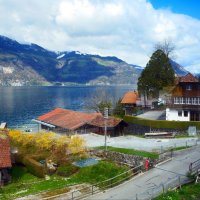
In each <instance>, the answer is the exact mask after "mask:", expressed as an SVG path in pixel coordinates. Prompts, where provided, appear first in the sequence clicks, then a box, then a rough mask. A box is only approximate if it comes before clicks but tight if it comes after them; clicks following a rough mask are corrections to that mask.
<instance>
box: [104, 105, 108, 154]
mask: <svg viewBox="0 0 200 200" xmlns="http://www.w3.org/2000/svg"><path fill="white" fill-rule="evenodd" d="M107 119H108V108H107V107H105V108H104V136H105V144H104V146H105V150H106V151H107Z"/></svg>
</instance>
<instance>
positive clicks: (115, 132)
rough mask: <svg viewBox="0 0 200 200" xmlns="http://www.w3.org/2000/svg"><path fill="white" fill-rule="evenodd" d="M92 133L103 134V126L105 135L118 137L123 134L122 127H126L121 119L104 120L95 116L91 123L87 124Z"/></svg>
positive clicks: (109, 118) (110, 118)
mask: <svg viewBox="0 0 200 200" xmlns="http://www.w3.org/2000/svg"><path fill="white" fill-rule="evenodd" d="M88 125H90V126H91V127H90V128H91V129H92V131H91V132H94V133H97V134H101V135H103V134H104V130H105V126H106V129H107V135H110V136H119V135H123V134H124V127H126V126H128V124H127V123H126V122H124V121H123V120H122V119H119V118H116V117H108V119H104V118H103V117H102V116H97V117H96V118H95V119H93V120H92V121H91V122H89V123H88Z"/></svg>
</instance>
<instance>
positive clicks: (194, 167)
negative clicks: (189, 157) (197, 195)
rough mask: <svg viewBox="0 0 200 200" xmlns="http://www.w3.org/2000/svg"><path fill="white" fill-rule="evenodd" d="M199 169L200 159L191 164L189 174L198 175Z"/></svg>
mask: <svg viewBox="0 0 200 200" xmlns="http://www.w3.org/2000/svg"><path fill="white" fill-rule="evenodd" d="M198 169H200V159H198V160H196V161H194V162H192V163H190V165H189V173H190V174H196V173H197V170H198Z"/></svg>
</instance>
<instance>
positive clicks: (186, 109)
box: [166, 73, 200, 121]
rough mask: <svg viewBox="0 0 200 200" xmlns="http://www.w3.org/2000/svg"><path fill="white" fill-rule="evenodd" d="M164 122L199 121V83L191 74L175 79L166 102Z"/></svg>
mask: <svg viewBox="0 0 200 200" xmlns="http://www.w3.org/2000/svg"><path fill="white" fill-rule="evenodd" d="M166 120H176V121H200V82H199V81H198V79H196V78H195V77H194V76H193V75H192V74H191V73H188V74H187V75H185V76H182V77H178V78H177V79H176V86H175V88H174V89H173V90H172V92H171V98H170V99H169V100H168V102H167V109H166Z"/></svg>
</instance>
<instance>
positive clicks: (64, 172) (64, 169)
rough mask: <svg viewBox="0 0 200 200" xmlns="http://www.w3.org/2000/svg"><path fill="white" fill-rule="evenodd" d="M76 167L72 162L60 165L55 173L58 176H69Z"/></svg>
mask: <svg viewBox="0 0 200 200" xmlns="http://www.w3.org/2000/svg"><path fill="white" fill-rule="evenodd" d="M78 169H79V168H78V167H76V166H74V165H72V164H65V165H61V166H59V167H58V169H57V174H58V175H60V176H66V177H67V176H70V175H72V174H74V173H76V172H77V171H78Z"/></svg>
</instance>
